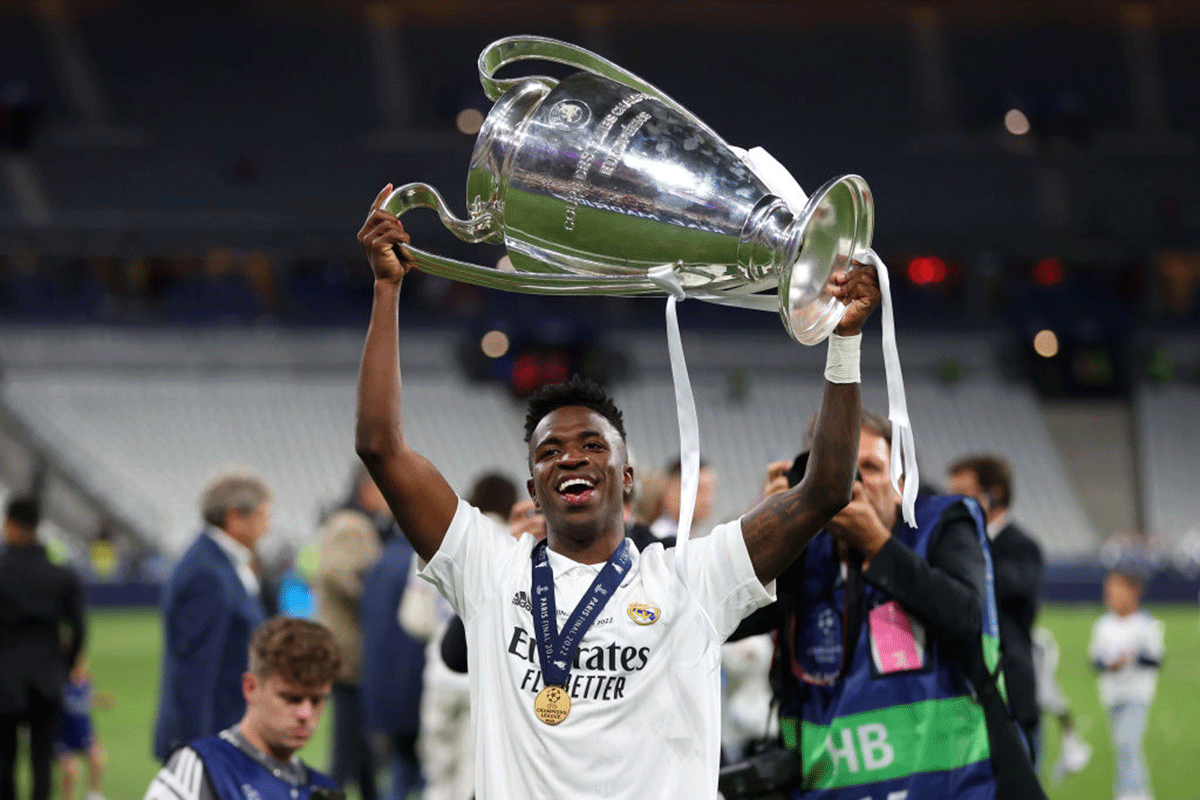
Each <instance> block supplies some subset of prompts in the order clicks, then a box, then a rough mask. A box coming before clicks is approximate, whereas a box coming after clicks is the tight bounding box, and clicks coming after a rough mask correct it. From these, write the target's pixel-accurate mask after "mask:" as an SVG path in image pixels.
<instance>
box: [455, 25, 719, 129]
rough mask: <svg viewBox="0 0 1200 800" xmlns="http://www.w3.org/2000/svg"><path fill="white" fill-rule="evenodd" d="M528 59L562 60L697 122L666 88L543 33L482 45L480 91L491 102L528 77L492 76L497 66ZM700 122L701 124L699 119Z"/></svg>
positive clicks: (550, 80) (542, 78)
mask: <svg viewBox="0 0 1200 800" xmlns="http://www.w3.org/2000/svg"><path fill="white" fill-rule="evenodd" d="M529 60H534V61H552V62H554V63H556V64H566V65H567V66H568V67H575V68H577V69H582V70H587V71H588V72H592V73H594V74H596V75H599V76H601V77H603V78H608V79H610V80H614V81H616V82H617V83H623V84H625V85H626V86H628V87H630V88H632V89H637V90H638V91H639V92H645V93H646V94H648V95H650V96H651V97H653V98H654V99H656V100H658V101H659V102H661V103H663V104H664V105H667V106H669V107H671V108H673V109H674V110H676V111H678V112H680V113H681V114H684V115H686V116H687V117H688V118H689V119H693V120H695V121H696V122H699V120H697V119H696V116H695V115H694V114H692V112H690V111H688V110H687V109H686V108H684V107H683V106H681V105H680V104H679V103H677V102H675V101H674V100H673V99H672V98H671V97H670V96H669V95H667V93H666V92H664V91H662V90H661V89H659V88H658V87H656V86H654V85H652V84H650V83H647V82H646V81H644V80H642V79H641V78H639V77H638V76H637V75H634V74H633V73H632V72H629V71H628V70H626V69H624V68H622V67H619V66H617V65H616V64H614V63H612V62H611V61H609V60H608V59H606V58H602V57H601V56H598V55H596V54H595V53H593V52H592V51H590V50H584V49H583V48H582V47H579V46H578V45H574V44H571V43H570V42H563V41H559V40H558V39H549V38H547V37H545V36H506V37H505V38H503V39H497V40H496V41H494V42H492V43H491V44H489V45H488V46H487V47H485V48H484V49H483V52H482V53H480V54H479V82H480V84H482V85H483V91H484V93H485V94H486V95H487V96H488V99H490V100H492V101H493V102H495V101H496V100H498V99H500V96H501V95H502V94H504V93H505V92H507V91H508V90H509V89H511V88H512V87H513V86H515V85H517V84H518V83H520V82H521V81H523V80H528V79H529V78H496V77H493V76H494V75H495V74H496V71H497V70H499V69H500V68H501V67H504V66H507V65H508V64H513V63H515V62H517V61H529ZM533 79H534V80H539V81H545V82H546V83H547V84H548V85H550V86H557V85H558V81H557V80H555V79H554V78H550V77H547V76H545V75H537V76H533ZM701 124H702V125H703V123H701ZM705 127H707V126H705Z"/></svg>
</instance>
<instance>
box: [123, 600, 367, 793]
mask: <svg viewBox="0 0 1200 800" xmlns="http://www.w3.org/2000/svg"><path fill="white" fill-rule="evenodd" d="M341 658H342V657H341V654H340V652H339V650H338V646H337V643H336V642H335V641H334V639H333V634H332V633H330V632H329V629H328V628H325V627H324V626H322V625H319V624H317V623H316V622H311V621H309V620H306V619H299V618H296V617H276V618H274V619H271V620H269V621H267V622H265V623H263V624H262V625H261V626H260V627H259V628H258V630H257V631H255V633H254V638H253V639H252V640H251V642H250V651H249V659H248V660H249V668H248V669H247V670H246V672H245V674H243V675H242V694H243V695H244V696H245V699H246V713H245V715H244V716H243V717H242V720H241V722H239V723H237V724H236V725H233V726H232V727H229V728H226V729H225V730H223V731H221V732H220V733H218V734H217V735H215V736H206V737H203V738H200V739H196V740H194V741H192V742H191V743H189V744H187V745H185V746H184V747H181V748H179V749H177V750H175V751H174V752H173V753H171V755H170V757H169V758H168V759H167V763H166V764H165V765H164V766H163V767H162V769H160V770H159V771H158V774H157V775H155V776H154V780H153V781H151V783H150V788H149V789H147V790H146V794H145V797H144V798H143V800H244V799H245V798H255V799H256V800H341V799H342V798H344V797H345V795H344V794H343V793H342V791H341V790H340V789H338V787H337V784H335V783H334V782H333V780H332V779H331V778H329V777H328V776H327V775H324V774H322V773H320V772H317V771H316V770H314V769H312V768H311V767H309V766H308V765H306V764H305V763H304V762H303V761H301V760H300V758H299V757H298V756H297V755H296V751H298V750H299V749H300V748H301V747H303V746H304V745H305V744H306V743H307V742H308V740H309V739H311V738H312V735H313V732H314V731H316V729H317V724H318V723H319V722H320V721H321V714H322V713H323V712H324V711H325V706H326V704H327V702H328V701H329V695H330V693H331V692H332V691H333V679H334V676H335V675H337V670H338V667H339V666H340V664H341Z"/></svg>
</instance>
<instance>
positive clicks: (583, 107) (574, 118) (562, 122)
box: [548, 100, 592, 128]
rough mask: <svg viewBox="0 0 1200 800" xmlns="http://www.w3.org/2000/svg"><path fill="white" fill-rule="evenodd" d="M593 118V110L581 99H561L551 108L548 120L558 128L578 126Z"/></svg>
mask: <svg viewBox="0 0 1200 800" xmlns="http://www.w3.org/2000/svg"><path fill="white" fill-rule="evenodd" d="M591 118H592V110H591V109H590V108H588V106H587V104H586V103H584V102H582V101H580V100H559V101H558V102H557V103H555V104H554V105H553V106H552V107H551V108H550V114H549V118H548V121H549V122H550V124H551V125H553V126H554V127H556V128H578V127H579V126H581V125H584V124H586V123H587V121H588V120H590V119H591Z"/></svg>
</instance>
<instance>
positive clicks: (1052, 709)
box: [1031, 626, 1092, 786]
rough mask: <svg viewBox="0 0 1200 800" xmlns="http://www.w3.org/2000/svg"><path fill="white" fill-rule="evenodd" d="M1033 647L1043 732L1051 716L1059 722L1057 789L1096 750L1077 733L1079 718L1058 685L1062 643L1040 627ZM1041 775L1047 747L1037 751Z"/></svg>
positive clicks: (1053, 777)
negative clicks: (1059, 646) (1060, 733)
mask: <svg viewBox="0 0 1200 800" xmlns="http://www.w3.org/2000/svg"><path fill="white" fill-rule="evenodd" d="M1031 643H1032V644H1033V650H1032V653H1033V673H1034V675H1035V676H1036V678H1037V680H1036V681H1035V685H1036V687H1037V703H1038V710H1039V711H1040V712H1041V714H1042V717H1043V724H1042V730H1043V731H1045V721H1044V718H1045V717H1046V716H1047V715H1050V716H1053V717H1054V718H1055V719H1056V720H1058V727H1059V730H1060V731H1061V732H1062V740H1061V743H1060V745H1059V754H1058V760H1057V761H1055V762H1054V768H1053V770H1052V771H1051V778H1050V781H1051V784H1052V785H1055V786H1057V785H1058V784H1060V783H1062V780H1063V778H1064V777H1066V776H1067V775H1068V774H1070V773H1072V772H1079V771H1080V770H1081V769H1083V768H1084V767H1086V766H1087V764H1088V762H1089V761H1091V759H1092V747H1091V745H1089V744H1088V743H1087V742H1085V741H1084V740H1083V739H1082V738H1081V737H1080V735H1079V734H1078V733H1077V732H1076V730H1075V718H1074V716H1072V714H1071V707H1070V705H1069V704H1068V702H1067V696H1066V694H1065V693H1064V692H1063V688H1062V684H1061V683H1059V682H1058V640H1056V639H1055V638H1054V634H1053V633H1051V632H1050V630H1049V629H1048V628H1043V627H1041V626H1038V627H1036V628H1034V629H1033V635H1032V637H1031ZM1036 752H1037V757H1038V761H1037V764H1036V765H1035V766H1037V768H1038V771H1039V772H1040V771H1041V761H1042V758H1043V756H1044V755H1045V753H1046V748H1045V747H1044V746H1041V745H1040V744H1039V746H1038V747H1037V748H1036Z"/></svg>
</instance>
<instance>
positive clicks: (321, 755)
mask: <svg viewBox="0 0 1200 800" xmlns="http://www.w3.org/2000/svg"><path fill="white" fill-rule="evenodd" d="M1151 611H1152V612H1153V613H1154V614H1155V615H1156V616H1157V617H1158V618H1159V619H1161V620H1163V621H1164V622H1165V623H1166V629H1167V630H1166V634H1167V656H1166V664H1165V668H1164V669H1163V673H1162V677H1161V679H1160V682H1159V690H1158V697H1157V698H1156V699H1155V701H1154V706H1153V707H1152V709H1151V713H1150V725H1149V730H1148V731H1147V733H1146V754H1147V759H1148V761H1149V764H1150V775H1151V778H1152V780H1153V785H1154V791H1155V796H1156V798H1157V800H1195V798H1196V797H1197V796H1198V794H1197V792H1198V790H1197V781H1196V775H1197V759H1200V725H1197V724H1196V720H1197V718H1198V717H1200V612H1198V611H1197V610H1196V609H1195V608H1194V607H1192V608H1179V607H1159V608H1152V609H1151ZM1099 614H1100V609H1099V608H1098V607H1074V606H1059V607H1054V608H1049V609H1047V610H1046V611H1045V613H1044V614H1043V615H1042V617H1041V624H1043V625H1045V626H1046V627H1048V628H1050V630H1052V631H1053V632H1054V635H1055V636H1056V637H1057V639H1058V644H1059V648H1060V651H1061V658H1060V664H1059V680H1060V681H1061V682H1062V685H1063V688H1064V690H1065V691H1066V693H1067V697H1068V698H1069V699H1070V701H1071V709H1072V711H1073V712H1074V713H1075V716H1076V720H1077V725H1078V727H1079V729H1080V732H1081V733H1082V735H1083V738H1084V739H1085V740H1086V741H1087V742H1088V743H1089V744H1091V745H1092V747H1093V748H1094V753H1093V756H1092V762H1091V763H1090V764H1089V765H1088V766H1087V767H1086V768H1085V769H1084V770H1083V771H1082V772H1080V773H1077V774H1075V775H1069V776H1067V778H1066V780H1064V781H1063V783H1062V784H1061V785H1059V786H1055V787H1051V788H1050V797H1051V798H1052V800H1102V798H1105V797H1111V788H1110V787H1111V784H1112V748H1111V745H1110V743H1109V738H1108V727H1107V721H1106V719H1105V717H1104V714H1103V712H1102V710H1101V708H1100V703H1099V700H1098V699H1097V696H1096V680H1095V677H1094V676H1093V674H1092V671H1091V667H1090V666H1089V664H1088V662H1087V641H1088V635H1089V633H1090V632H1091V626H1092V622H1093V621H1094V620H1095V619H1096V617H1097V616H1098V615H1099ZM160 637H161V628H160V626H159V622H158V615H157V614H156V613H155V612H153V611H134V612H112V611H98V612H95V613H93V614H92V615H91V627H90V630H89V636H88V638H89V648H88V649H89V652H90V657H91V663H92V672H93V675H94V682H95V689H96V691H97V692H102V693H106V694H110V695H112V697H113V701H114V706H113V708H112V709H111V710H108V711H97V712H95V715H94V717H93V719H94V722H95V726H96V730H97V733H98V734H99V735H100V737H101V738H102V740H103V741H104V743H105V745H106V746H107V748H108V752H109V764H108V770H107V774H106V776H105V781H104V790H105V791H104V794H105V796H106V797H107V798H108V799H109V800H127V799H135V798H140V797H141V796H142V793H143V792H144V791H145V789H146V785H147V783H148V782H149V780H150V777H151V776H152V775H153V774H154V771H155V769H156V768H157V765H156V764H155V762H154V759H153V757H152V756H151V755H150V735H151V729H152V727H153V725H154V709H155V703H156V701H157V697H158V662H159V657H160V653H161V650H160ZM1047 722H1048V725H1049V729H1048V739H1047V747H1048V761H1049V762H1050V763H1052V762H1053V759H1054V758H1055V757H1056V756H1057V753H1058V730H1057V727H1056V724H1055V723H1054V722H1053V721H1052V720H1048V721H1047ZM326 723H327V720H326ZM328 752H329V747H328V725H327V724H322V726H321V729H320V730H319V731H318V732H317V736H316V737H315V738H314V739H313V741H312V742H310V743H309V745H308V747H307V748H306V749H305V750H304V751H303V752H302V754H301V755H302V757H303V758H304V759H305V760H306V761H308V762H309V763H311V764H313V765H314V766H317V767H321V768H323V767H325V766H326V765H327V760H328ZM1047 766H1048V765H1047ZM1046 772H1047V773H1048V772H1049V769H1048V768H1047V770H1046ZM23 783H24V785H25V786H28V783H27V779H26V780H25V781H23ZM382 785H383V784H382V783H381V786H382Z"/></svg>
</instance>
